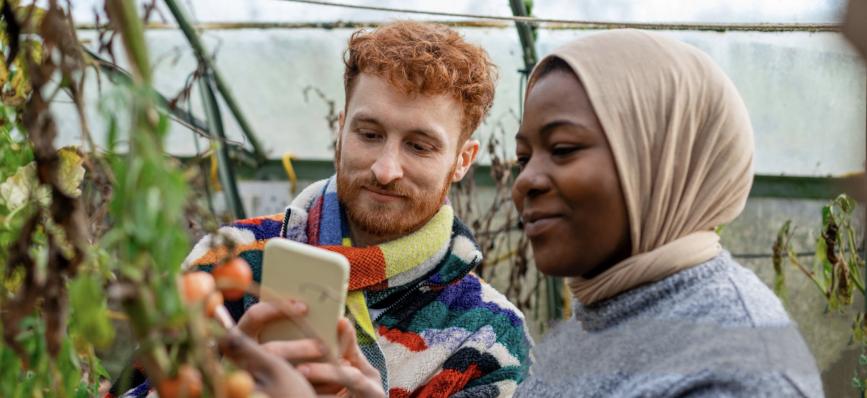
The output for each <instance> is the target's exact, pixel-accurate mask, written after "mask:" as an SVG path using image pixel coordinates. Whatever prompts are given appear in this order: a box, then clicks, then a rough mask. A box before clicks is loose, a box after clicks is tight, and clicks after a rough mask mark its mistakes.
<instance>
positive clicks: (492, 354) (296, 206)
mask: <svg viewBox="0 0 867 398" xmlns="http://www.w3.org/2000/svg"><path fill="white" fill-rule="evenodd" d="M344 57H345V60H344V61H345V64H346V70H345V73H344V87H345V90H346V103H345V109H344V110H342V111H340V119H339V123H340V132H339V138H338V143H337V153H336V155H337V174H336V176H335V177H332V178H330V179H328V180H325V181H320V182H318V183H314V184H313V185H311V186H310V187H308V188H307V189H306V190H304V191H303V192H302V193H301V194H299V196H298V197H297V198H295V200H294V201H293V202H292V204H291V205H290V206H289V207H288V208H287V210H286V212H285V214H282V213H281V214H276V215H272V216H267V217H261V218H253V219H249V220H242V221H237V222H235V223H233V224H232V225H231V226H227V227H223V228H222V229H221V233H222V234H224V235H227V236H231V237H232V238H234V239H235V240H236V241H237V244H238V247H237V253H238V255H239V256H240V257H241V258H244V259H245V260H247V261H248V262H249V263H250V265H251V267H252V268H253V272H254V276H255V279H256V281H257V282H259V277H260V275H261V262H262V249H263V247H264V245H265V242H266V241H267V240H268V239H271V238H277V237H282V238H288V239H292V240H296V241H300V242H304V243H308V244H311V245H315V246H322V247H326V248H328V249H329V250H333V251H336V252H338V253H341V254H343V255H345V256H346V257H347V258H348V259H349V261H350V265H351V272H350V281H349V293H348V297H347V307H348V312H349V313H350V314H351V316H352V317H353V318H354V320H355V323H356V325H355V333H356V336H357V339H358V344H359V346H360V347H361V351H362V352H363V353H364V356H365V357H366V359H367V361H369V363H370V364H372V365H373V366H374V367H375V368H376V370H378V371H379V373H380V376H381V378H382V380H381V381H382V385H383V387H384V390H385V391H386V392H387V394H388V395H389V396H391V397H409V396H422V397H428V396H430V397H440V396H442V397H446V396H455V395H457V396H472V397H496V396H510V395H511V394H512V392H513V391H514V389H515V388H516V386H517V384H518V383H519V382H520V381H521V380H522V378H523V375H524V374H525V373H526V372H525V371H526V369H527V365H528V350H529V346H530V344H531V343H530V341H531V340H530V337H529V334H528V333H527V328H526V326H525V324H524V318H523V314H521V312H520V311H518V310H517V309H516V308H515V307H514V306H513V305H512V304H511V303H509V302H508V301H507V300H506V298H505V297H504V296H503V295H502V294H500V293H499V292H497V291H496V290H494V289H493V288H491V287H490V286H489V285H487V284H485V283H484V282H483V281H481V280H480V279H479V278H478V277H477V276H475V275H473V274H472V273H470V271H471V270H472V269H473V268H474V267H475V266H476V265H478V263H479V262H480V261H481V251H480V250H479V248H478V246H477V245H476V242H475V240H474V238H473V237H472V235H471V233H470V231H469V229H468V228H467V227H466V226H465V225H464V224H463V223H462V222H461V220H459V219H458V218H457V217H455V216H454V212H453V210H452V207H451V205H450V204H449V203H448V200H447V194H448V192H449V187H450V185H451V183H453V182H457V181H460V180H461V179H462V178H463V177H464V175H465V174H466V172H467V170H468V169H469V167H470V165H471V164H472V162H473V161H474V160H475V158H476V155H477V154H478V151H479V142H478V141H475V140H471V139H470V136H471V135H472V133H473V132H474V131H475V129H476V128H477V127H478V126H479V124H480V123H481V122H482V120H483V119H484V116H485V114H486V113H487V111H488V110H489V109H490V107H491V104H492V103H493V99H494V87H495V83H496V81H495V80H496V71H495V66H494V65H493V64H492V63H491V61H490V59H489V57H488V55H487V53H486V52H485V51H484V50H482V49H481V48H480V47H479V46H476V45H472V44H470V43H467V42H466V41H465V40H464V38H463V37H462V36H461V35H460V34H459V33H458V32H456V31H454V30H452V29H450V28H448V27H446V26H443V25H436V24H422V23H418V22H412V21H399V22H395V23H392V24H390V25H387V26H383V27H380V28H378V29H376V30H374V31H373V32H369V33H367V32H364V31H358V32H355V33H354V34H353V35H352V37H351V38H350V40H349V48H348V49H347V50H346V53H345V56H344ZM210 247H211V237H210V236H208V237H205V238H204V239H202V241H200V242H199V243H198V244H197V245H196V247H195V248H194V249H193V251H192V253H191V254H190V256H189V257H188V258H187V261H186V263H185V266H187V267H198V268H199V269H204V270H210V269H211V268H212V267H213V266H214V264H215V262H217V261H218V259H219V258H220V257H221V256H219V255H218V253H217V252H215V251H212V250H211V249H210ZM226 306H227V308H228V309H229V310H230V312H231V313H232V315H233V316H234V317H235V319H236V320H237V321H238V322H239V329H240V330H242V331H243V332H245V333H247V334H248V335H250V337H252V338H254V339H256V338H257V334H258V330H260V329H261V327H262V325H263V324H264V323H266V322H268V321H270V320H273V319H274V318H275V317H276V316H277V315H275V314H278V313H279V312H278V311H274V308H273V307H272V306H270V305H269V304H267V303H262V304H256V300H255V298H253V297H252V296H249V295H247V296H246V297H245V298H244V299H243V300H238V301H236V302H227V303H226ZM263 347H265V348H267V349H268V351H270V352H271V353H273V354H275V355H277V356H280V357H283V358H285V359H287V360H291V361H292V362H293V363H298V362H299V361H304V360H311V359H316V358H317V357H320V356H321V355H322V354H323V353H322V352H321V349H318V346H317V345H316V342H315V341H313V340H299V341H288V342H269V343H266V344H263ZM301 368H302V367H299V369H301ZM301 373H302V374H303V373H304V372H303V371H302V372H301ZM374 373H375V372H374ZM308 377H309V376H308ZM311 381H314V380H313V379H311ZM314 386H316V385H315V384H314ZM329 387H333V386H329ZM145 390H146V389H145ZM325 390H327V389H325ZM320 391H322V390H320Z"/></svg>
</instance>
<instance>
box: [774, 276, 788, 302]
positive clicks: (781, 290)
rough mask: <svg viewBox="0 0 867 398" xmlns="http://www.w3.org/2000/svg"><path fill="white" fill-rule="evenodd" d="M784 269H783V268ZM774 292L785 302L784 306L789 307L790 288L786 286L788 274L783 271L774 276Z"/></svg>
mask: <svg viewBox="0 0 867 398" xmlns="http://www.w3.org/2000/svg"><path fill="white" fill-rule="evenodd" d="M781 271H782V270H781ZM774 293H775V294H776V295H777V297H779V298H780V300H781V301H782V302H783V306H784V307H785V308H786V310H787V311H788V309H789V289H788V288H787V287H786V275H785V274H783V273H782V272H779V273H777V275H776V276H775V277H774Z"/></svg>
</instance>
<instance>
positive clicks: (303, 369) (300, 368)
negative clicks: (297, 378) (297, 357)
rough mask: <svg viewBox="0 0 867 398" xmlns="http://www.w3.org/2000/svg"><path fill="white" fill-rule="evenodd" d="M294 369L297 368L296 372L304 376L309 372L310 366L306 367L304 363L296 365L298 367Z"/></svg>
mask: <svg viewBox="0 0 867 398" xmlns="http://www.w3.org/2000/svg"><path fill="white" fill-rule="evenodd" d="M295 369H297V370H298V373H301V374H302V375H303V376H305V377H306V376H308V375H309V374H310V368H309V367H307V366H306V365H298V367H297V368H295Z"/></svg>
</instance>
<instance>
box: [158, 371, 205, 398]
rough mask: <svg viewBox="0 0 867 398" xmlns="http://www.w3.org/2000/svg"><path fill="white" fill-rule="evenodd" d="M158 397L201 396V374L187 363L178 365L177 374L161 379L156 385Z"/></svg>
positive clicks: (191, 397)
mask: <svg viewBox="0 0 867 398" xmlns="http://www.w3.org/2000/svg"><path fill="white" fill-rule="evenodd" d="M157 393H159V395H160V398H178V397H187V398H199V397H201V396H202V374H201V373H199V371H198V370H196V369H195V368H193V367H192V366H189V365H181V366H180V367H178V375H177V376H175V377H172V378H167V379H162V380H161V381H160V383H159V385H158V386H157Z"/></svg>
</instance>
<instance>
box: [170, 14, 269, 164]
mask: <svg viewBox="0 0 867 398" xmlns="http://www.w3.org/2000/svg"><path fill="white" fill-rule="evenodd" d="M165 2H166V5H167V6H168V7H169V10H170V11H171V12H172V15H173V16H174V17H175V20H176V21H177V22H178V26H179V27H180V28H181V31H182V32H184V36H186V37H187V41H189V42H190V46H191V47H192V48H193V52H194V53H195V54H196V58H197V59H198V61H199V64H200V65H205V66H206V67H207V69H209V70H210V71H211V74H212V76H213V80H214V83H215V85H216V88H217V91H219V92H220V95H221V96H222V97H223V100H224V101H225V102H226V105H227V106H228V107H229V111H231V112H232V115H234V116H235V120H237V121H238V125H239V126H241V130H242V131H243V132H244V135H245V136H247V140H248V141H250V145H251V146H252V147H253V154H254V155H255V156H256V159H257V160H258V161H259V162H260V163H263V162H265V161H266V160H267V159H268V154H267V153H266V152H265V150H264V149H263V148H262V144H261V143H260V142H259V139H258V138H257V137H256V135H255V134H254V133H253V128H252V127H250V123H248V122H247V118H246V117H244V114H243V112H241V108H240V107H239V106H238V103H237V101H235V96H234V95H232V90H231V89H230V88H229V85H228V84H226V82H225V80H223V75H222V74H220V72H219V71H218V70H217V67H216V65H214V63H213V62H211V55H210V54H209V53H208V50H206V49H205V46H204V45H203V44H202V41H201V40H200V39H199V35H198V34H197V33H196V30H195V29H194V28H193V26H192V25H191V24H190V22H189V18H188V17H187V13H186V11H185V10H184V9H183V8H182V7H181V5H180V4H178V3H177V2H176V1H175V0H165Z"/></svg>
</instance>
